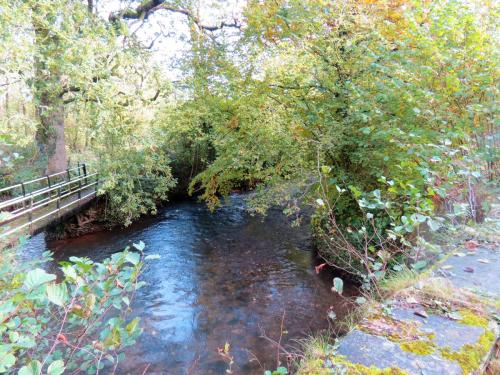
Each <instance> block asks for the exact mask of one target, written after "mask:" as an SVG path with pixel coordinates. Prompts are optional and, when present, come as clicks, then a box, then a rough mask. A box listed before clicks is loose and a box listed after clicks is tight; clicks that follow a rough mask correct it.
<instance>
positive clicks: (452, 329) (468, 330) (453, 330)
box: [391, 308, 484, 351]
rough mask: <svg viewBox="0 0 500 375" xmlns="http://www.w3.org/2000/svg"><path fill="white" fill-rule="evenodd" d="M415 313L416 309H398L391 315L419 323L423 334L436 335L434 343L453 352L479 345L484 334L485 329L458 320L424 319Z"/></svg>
mask: <svg viewBox="0 0 500 375" xmlns="http://www.w3.org/2000/svg"><path fill="white" fill-rule="evenodd" d="M420 310H421V309H420ZM415 311H417V309H416V308H414V309H412V308H408V309H401V308H396V309H393V310H392V312H391V315H392V317H393V318H395V319H397V320H401V321H406V322H408V321H410V322H417V324H418V326H419V330H420V331H421V332H423V333H432V334H434V337H433V339H432V341H433V342H434V343H435V344H436V345H437V346H438V347H440V348H446V347H448V348H450V349H452V350H453V351H458V350H460V349H461V348H462V347H463V346H464V345H466V344H475V343H477V342H478V340H479V338H480V336H481V335H482V334H483V333H484V329H483V328H481V327H473V326H468V325H464V324H461V323H460V322H458V321H456V320H452V319H449V318H446V317H444V316H438V315H429V317H428V318H422V317H420V316H417V315H415Z"/></svg>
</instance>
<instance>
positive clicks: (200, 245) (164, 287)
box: [26, 195, 354, 374]
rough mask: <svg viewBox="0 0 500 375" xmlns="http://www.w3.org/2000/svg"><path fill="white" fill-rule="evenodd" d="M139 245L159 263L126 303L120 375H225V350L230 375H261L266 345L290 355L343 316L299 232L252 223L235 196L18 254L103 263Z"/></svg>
mask: <svg viewBox="0 0 500 375" xmlns="http://www.w3.org/2000/svg"><path fill="white" fill-rule="evenodd" d="M141 240H142V241H143V242H144V243H145V244H146V250H145V252H146V254H159V255H160V256H161V259H159V260H154V261H150V262H148V265H147V267H146V268H145V270H144V273H143V275H142V280H144V281H146V282H147V283H148V285H147V286H146V287H144V288H142V289H140V291H139V292H138V294H137V295H136V297H135V299H134V302H133V316H140V317H141V319H142V327H143V328H144V333H143V334H142V335H141V336H140V338H139V339H138V342H137V344H136V345H135V346H134V347H131V348H127V350H126V355H127V359H126V361H125V362H124V363H123V364H122V365H121V366H120V368H119V373H123V374H140V373H142V372H143V370H144V369H145V368H146V367H147V373H148V374H183V373H191V374H224V373H225V370H226V369H227V363H226V362H224V360H223V359H222V358H221V357H220V356H219V355H218V353H217V349H218V348H220V347H223V346H224V344H225V343H226V342H228V343H229V344H230V346H231V355H233V356H234V365H233V373H235V374H262V373H263V372H264V369H274V368H276V362H277V360H276V357H277V349H276V347H275V345H274V344H273V343H272V342H271V341H270V340H269V339H272V340H276V341H278V339H279V337H280V332H282V336H283V339H282V342H283V344H284V345H285V346H287V347H296V348H297V347H299V344H298V343H297V342H296V340H298V339H301V338H304V337H306V336H307V335H309V334H311V333H314V332H318V331H319V330H323V329H327V328H329V325H330V324H331V323H330V322H329V321H328V318H327V313H328V311H329V310H330V309H331V310H333V311H334V312H335V313H336V314H337V316H338V317H339V318H341V317H342V316H344V315H345V314H346V312H347V310H348V306H349V304H348V303H347V301H346V300H345V299H344V298H343V297H340V296H338V295H336V294H334V293H333V292H332V291H331V285H332V282H331V275H329V274H328V272H322V273H321V274H320V275H319V276H318V275H317V274H316V272H315V270H314V265H315V263H314V262H315V260H314V257H313V255H312V244H311V238H310V235H309V230H308V228H307V225H303V226H301V227H298V228H293V227H291V225H290V222H289V220H288V219H287V218H286V217H284V216H283V215H282V213H281V212H280V210H278V209H273V210H271V211H270V212H269V214H268V215H267V216H266V217H265V218H262V217H259V216H251V215H250V214H249V213H248V212H247V211H246V210H245V198H244V196H239V195H234V196H232V197H231V199H230V202H229V203H227V204H225V205H224V206H223V207H222V208H220V209H218V210H217V211H216V212H214V213H211V212H210V211H209V210H208V209H207V208H206V207H205V206H204V205H203V204H201V203H197V202H196V201H194V200H193V201H190V200H187V201H182V202H175V203H171V204H169V205H168V207H166V208H164V209H162V210H161V211H160V212H159V213H158V215H156V216H154V217H148V218H145V219H142V220H140V222H138V223H135V224H133V225H132V226H130V227H129V228H125V229H118V230H113V231H105V232H99V233H94V234H91V235H85V236H82V237H79V238H75V239H69V240H64V241H47V240H46V239H45V237H44V235H43V234H40V235H37V236H34V237H33V238H32V239H30V241H29V242H28V244H27V245H26V250H27V251H28V254H29V255H33V256H36V255H38V254H41V253H42V252H43V251H46V250H51V251H53V252H54V258H55V261H54V262H57V261H60V260H64V259H67V258H69V257H70V256H73V255H75V256H87V257H89V258H91V259H93V260H102V259H103V258H105V257H108V256H109V255H110V254H112V253H114V252H117V251H120V250H121V249H123V248H124V247H125V246H127V245H130V244H132V243H134V242H139V241H141ZM353 292H354V291H353V289H352V287H347V288H346V294H347V295H349V294H352V293H353ZM283 318H284V319H283ZM282 320H283V328H282V327H281V325H282ZM264 336H265V337H267V338H269V339H267V338H265V337H264ZM291 350H293V349H291ZM282 359H283V358H282Z"/></svg>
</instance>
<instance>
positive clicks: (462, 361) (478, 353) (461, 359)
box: [441, 330, 496, 374]
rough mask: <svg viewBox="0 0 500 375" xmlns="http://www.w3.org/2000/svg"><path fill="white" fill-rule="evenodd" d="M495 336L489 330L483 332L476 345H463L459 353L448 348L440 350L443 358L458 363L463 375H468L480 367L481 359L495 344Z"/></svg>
mask: <svg viewBox="0 0 500 375" xmlns="http://www.w3.org/2000/svg"><path fill="white" fill-rule="evenodd" d="M495 339H496V337H495V334H494V333H493V332H491V331H489V330H487V331H485V332H484V333H483V334H482V335H481V337H480V338H479V341H478V342H477V343H476V344H467V345H464V346H463V347H462V348H461V349H460V350H459V351H457V352H454V351H452V350H451V349H450V348H443V349H441V355H442V356H443V358H447V359H449V360H452V361H456V362H458V364H459V365H460V367H461V368H462V370H463V373H464V374H470V373H472V372H474V371H475V370H477V369H478V368H479V367H480V366H481V362H482V360H483V358H484V357H485V356H486V354H488V352H489V351H490V349H491V347H492V345H493V343H494V342H495Z"/></svg>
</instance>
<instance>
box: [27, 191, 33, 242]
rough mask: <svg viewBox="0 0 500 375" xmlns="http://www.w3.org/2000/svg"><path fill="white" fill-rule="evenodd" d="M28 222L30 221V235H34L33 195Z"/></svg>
mask: <svg viewBox="0 0 500 375" xmlns="http://www.w3.org/2000/svg"><path fill="white" fill-rule="evenodd" d="M28 220H29V223H30V225H29V229H30V234H31V233H32V229H33V228H32V221H33V195H31V196H30V208H29V212H28Z"/></svg>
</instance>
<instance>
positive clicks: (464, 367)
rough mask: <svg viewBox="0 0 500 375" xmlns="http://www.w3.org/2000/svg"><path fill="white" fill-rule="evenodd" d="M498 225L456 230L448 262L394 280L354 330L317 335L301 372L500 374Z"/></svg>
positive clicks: (369, 304)
mask: <svg viewBox="0 0 500 375" xmlns="http://www.w3.org/2000/svg"><path fill="white" fill-rule="evenodd" d="M493 212H496V211H495V210H493ZM499 229H500V220H499V218H498V217H490V218H489V219H487V222H486V223H484V224H481V225H480V226H479V227H475V228H472V227H465V226H464V227H461V228H457V230H456V233H455V234H454V235H450V236H449V237H448V240H447V245H448V246H447V254H446V255H445V256H444V257H443V259H442V260H441V261H439V262H438V263H436V264H435V265H434V266H433V267H431V268H430V269H429V270H427V271H425V272H423V273H421V274H418V273H416V272H414V271H409V270H408V271H404V272H402V273H401V274H400V275H397V276H395V277H394V278H392V279H389V280H388V281H387V282H386V284H385V285H383V286H384V289H385V291H386V294H387V298H385V299H384V300H383V301H382V302H376V301H368V302H367V303H366V305H365V306H363V307H361V309H362V310H363V311H362V312H363V314H362V315H363V318H362V319H360V320H359V321H358V323H357V324H355V325H354V326H353V327H352V329H351V330H350V332H349V333H348V334H347V335H345V336H344V337H341V338H339V339H337V340H336V341H335V343H334V344H333V345H331V344H329V343H327V342H324V341H321V340H316V341H314V340H313V341H311V343H312V344H311V345H309V352H308V353H306V354H305V358H306V359H305V360H303V361H302V362H301V364H300V366H299V371H298V373H299V374H303V375H305V374H308V375H312V374H314V375H322V374H325V375H326V374H332V373H333V374H337V373H338V374H367V375H374V374H417V375H418V374H427V375H430V374H436V375H442V374H446V375H460V374H479V373H486V374H492V375H493V374H498V373H499V372H498V371H499V370H500V367H499V366H498V354H499V351H500V350H499V349H500V348H499V347H498V345H497V343H498V338H499V328H498V322H499V316H500V315H499V313H500V305H499V301H500V287H499V285H500V284H499V282H498V276H499V275H500V241H499V240H500V238H499V237H498V233H499V232H500V231H499ZM495 358H496V359H495Z"/></svg>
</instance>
